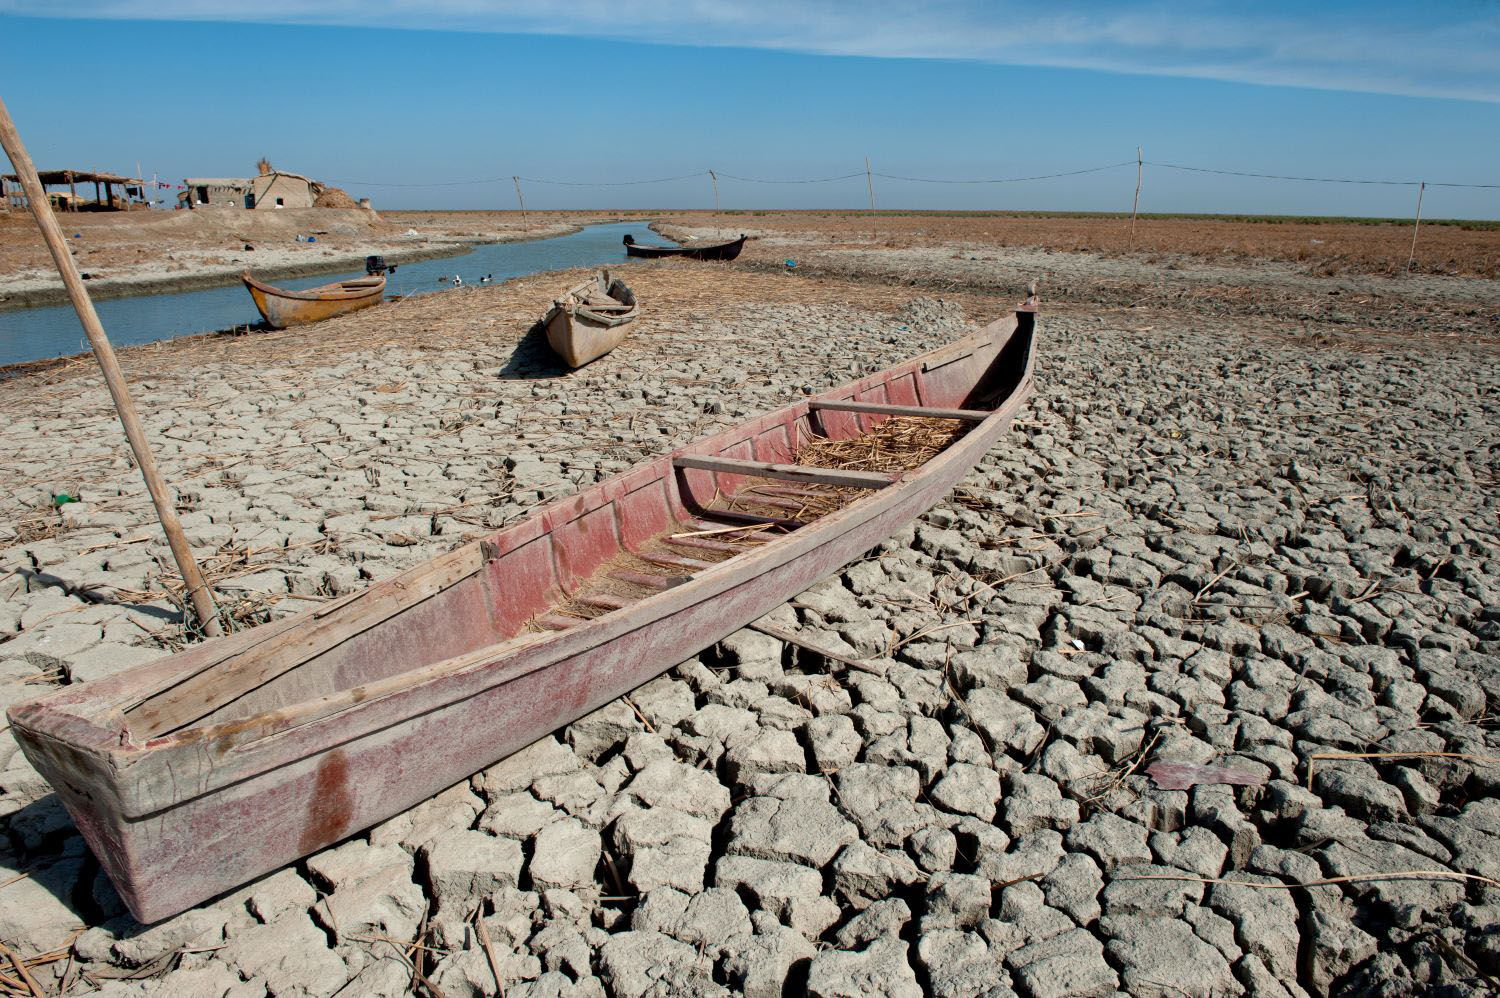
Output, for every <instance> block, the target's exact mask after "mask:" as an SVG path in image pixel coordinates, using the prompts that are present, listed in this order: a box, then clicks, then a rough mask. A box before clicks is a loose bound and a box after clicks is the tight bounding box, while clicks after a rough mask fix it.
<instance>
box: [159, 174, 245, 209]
mask: <svg viewBox="0 0 1500 998" xmlns="http://www.w3.org/2000/svg"><path fill="white" fill-rule="evenodd" d="M182 183H183V186H184V187H185V188H186V189H185V190H183V191H180V192H178V194H177V205H178V207H181V208H207V207H210V206H212V207H215V208H253V207H254V206H255V200H254V195H253V194H252V193H251V190H252V188H251V183H250V180H249V179H248V178H245V179H239V178H233V177H188V178H187V179H186V180H184V181H183V182H182Z"/></svg>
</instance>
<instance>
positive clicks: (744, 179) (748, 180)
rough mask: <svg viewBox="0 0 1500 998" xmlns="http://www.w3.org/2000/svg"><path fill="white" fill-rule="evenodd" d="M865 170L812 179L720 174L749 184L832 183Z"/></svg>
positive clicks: (849, 177)
mask: <svg viewBox="0 0 1500 998" xmlns="http://www.w3.org/2000/svg"><path fill="white" fill-rule="evenodd" d="M864 175H865V171H863V170H860V171H858V172H856V173H845V174H841V175H839V176H837V177H815V178H813V179H812V180H761V179H760V178H758V177H736V176H735V175H734V174H732V173H720V174H719V176H721V177H724V178H726V179H728V180H739V181H742V182H743V183H747V184H831V183H833V182H834V181H835V180H852V179H854V178H855V177H863V176H864Z"/></svg>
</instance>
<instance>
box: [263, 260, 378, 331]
mask: <svg viewBox="0 0 1500 998" xmlns="http://www.w3.org/2000/svg"><path fill="white" fill-rule="evenodd" d="M240 280H242V281H244V282H245V287H246V288H247V289H249V291H250V297H251V298H253V299H255V307H256V308H258V309H260V314H261V318H263V319H265V320H266V325H268V326H270V327H271V328H272V329H285V328H287V327H288V326H305V325H307V324H308V323H309V322H321V321H322V320H324V319H331V318H333V317H334V316H335V315H343V314H344V313H346V312H358V311H359V310H360V309H362V308H369V307H370V306H372V305H379V304H380V299H381V295H382V294H383V293H384V292H385V276H384V275H383V274H375V275H372V276H370V277H361V278H358V279H357V280H353V281H338V282H337V283H334V284H324V285H323V286H322V287H317V288H308V289H307V290H306V291H287V290H286V289H285V288H278V287H273V286H272V285H270V284H266V283H264V282H263V281H257V280H256V279H255V278H253V277H251V276H250V272H249V271H246V272H245V273H244V274H241V275H240Z"/></svg>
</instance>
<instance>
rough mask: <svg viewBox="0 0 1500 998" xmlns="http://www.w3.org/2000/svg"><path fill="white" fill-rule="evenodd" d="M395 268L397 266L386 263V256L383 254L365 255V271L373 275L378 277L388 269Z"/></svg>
mask: <svg viewBox="0 0 1500 998" xmlns="http://www.w3.org/2000/svg"><path fill="white" fill-rule="evenodd" d="M395 269H396V268H395V267H387V266H386V265H385V257H383V256H367V257H365V273H366V274H368V275H370V276H371V277H376V276H378V275H380V274H383V273H385V272H386V271H387V270H395Z"/></svg>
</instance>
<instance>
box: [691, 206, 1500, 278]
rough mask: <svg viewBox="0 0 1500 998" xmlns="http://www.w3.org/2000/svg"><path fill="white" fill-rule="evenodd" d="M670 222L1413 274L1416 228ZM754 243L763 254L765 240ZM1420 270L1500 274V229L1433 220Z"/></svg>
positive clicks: (934, 217)
mask: <svg viewBox="0 0 1500 998" xmlns="http://www.w3.org/2000/svg"><path fill="white" fill-rule="evenodd" d="M669 219H670V221H671V222H674V223H677V224H680V225H684V226H700V227H701V226H713V227H716V228H722V229H725V230H734V231H738V230H739V229H741V228H746V227H749V228H751V229H754V230H757V231H765V230H771V231H774V232H778V233H779V234H781V235H786V236H794V237H795V236H804V237H807V238H808V239H809V240H810V241H813V242H816V243H818V244H820V245H822V246H824V247H827V248H833V247H836V246H844V247H847V248H864V249H869V248H871V247H876V248H887V249H898V248H907V247H912V246H941V245H946V244H951V243H966V244H979V245H988V246H1026V247H1038V248H1043V249H1053V250H1068V251H1073V252H1085V253H1104V254H1119V253H1142V254H1148V255H1149V254H1178V253H1180V254H1184V255H1187V256H1193V257H1198V258H1200V259H1205V260H1217V261H1222V262H1245V261H1254V260H1280V261H1284V262H1288V263H1296V264H1302V265H1304V266H1305V267H1306V268H1307V270H1308V272H1309V273H1314V274H1321V275H1329V274H1336V273H1373V274H1399V273H1404V272H1405V267H1406V260H1407V255H1408V253H1409V251H1410V248H1411V236H1412V228H1411V225H1410V224H1409V223H1406V222H1403V221H1399V220H1390V221H1372V222H1358V221H1351V220H1340V219H1329V220H1320V219H1311V218H1309V219H1282V220H1275V221H1272V220H1264V219H1263V220H1254V219H1250V218H1246V219H1244V220H1236V219H1215V218H1144V219H1141V220H1139V221H1138V223H1137V224H1136V228H1135V235H1134V238H1133V239H1132V237H1131V231H1130V220H1129V219H1128V218H1121V217H1103V218H1088V217H1076V216H1065V215H1056V216H1038V215H1006V214H1003V213H993V214H980V213H976V214H971V215H961V214H952V215H945V214H940V213H912V214H902V213H900V212H877V213H876V214H874V215H870V214H868V213H866V212H850V211H839V212H832V211H830V212H816V211H808V212H771V213H764V214H757V215H755V216H753V217H750V218H746V217H745V216H743V215H714V214H710V213H706V212H705V213H685V214H679V215H673V216H669ZM750 246H751V248H752V249H754V247H755V244H754V243H753V242H752V243H751V244H750ZM1164 262H1165V261H1164ZM1413 269H1414V272H1416V273H1423V274H1452V275H1458V276H1469V277H1491V278H1493V277H1500V228H1497V227H1495V226H1494V224H1493V223H1482V222H1481V223H1473V224H1470V225H1468V226H1464V225H1451V224H1434V223H1428V222H1424V223H1423V225H1422V231H1421V233H1420V235H1419V238H1418V242H1417V254H1416V261H1415V266H1414V268H1413Z"/></svg>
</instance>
